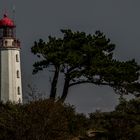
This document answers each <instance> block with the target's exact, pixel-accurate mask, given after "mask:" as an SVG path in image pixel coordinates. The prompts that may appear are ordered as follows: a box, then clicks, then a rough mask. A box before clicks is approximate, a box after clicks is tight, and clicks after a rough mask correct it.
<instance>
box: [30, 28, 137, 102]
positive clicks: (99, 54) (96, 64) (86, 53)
mask: <svg viewBox="0 0 140 140" xmlns="http://www.w3.org/2000/svg"><path fill="white" fill-rule="evenodd" d="M61 32H62V33H63V37H62V38H56V37H51V36H49V37H48V41H47V42H45V41H43V40H42V39H40V40H39V41H35V42H34V45H33V46H32V48H31V51H32V53H33V54H35V55H37V56H38V57H39V61H37V62H35V63H34V65H33V66H34V70H33V73H34V74H36V73H38V71H40V70H43V69H45V68H47V69H48V68H50V67H51V68H53V71H52V72H53V73H54V74H53V76H52V77H53V80H52V81H51V91H50V98H53V99H55V98H56V94H57V84H58V82H59V76H60V73H62V74H63V75H64V85H63V91H62V94H61V97H60V99H61V100H62V101H64V100H65V99H66V97H67V94H68V90H69V88H70V87H72V86H75V85H78V84H84V83H92V84H95V85H108V86H110V87H112V88H113V89H114V90H115V92H116V93H118V94H120V95H124V94H129V93H131V94H133V95H135V96H139V95H140V94H139V92H140V83H139V82H138V79H139V74H140V73H139V70H140V66H139V65H138V64H137V63H136V62H135V60H134V59H132V60H128V61H125V62H124V61H119V60H116V59H114V57H113V51H114V49H115V44H113V43H111V41H110V39H109V38H107V37H106V36H105V35H104V34H103V33H102V32H100V31H96V32H95V34H93V35H91V34H86V33H85V32H79V31H77V32H73V31H71V30H69V29H68V30H61Z"/></svg>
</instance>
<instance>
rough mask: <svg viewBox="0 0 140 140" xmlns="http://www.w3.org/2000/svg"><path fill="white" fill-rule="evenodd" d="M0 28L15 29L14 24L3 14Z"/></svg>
mask: <svg viewBox="0 0 140 140" xmlns="http://www.w3.org/2000/svg"><path fill="white" fill-rule="evenodd" d="M0 27H15V25H14V22H13V21H12V20H11V19H10V18H8V16H7V15H6V14H4V16H3V18H2V19H1V20H0Z"/></svg>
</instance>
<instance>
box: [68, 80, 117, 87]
mask: <svg viewBox="0 0 140 140" xmlns="http://www.w3.org/2000/svg"><path fill="white" fill-rule="evenodd" d="M84 83H91V84H95V85H108V86H115V84H114V83H107V82H100V81H98V80H97V81H91V80H82V81H77V82H75V83H71V84H69V87H71V86H74V85H79V84H84Z"/></svg>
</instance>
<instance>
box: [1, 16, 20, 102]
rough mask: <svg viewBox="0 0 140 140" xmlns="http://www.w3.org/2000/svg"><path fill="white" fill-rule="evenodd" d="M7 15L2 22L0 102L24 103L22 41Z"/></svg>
mask: <svg viewBox="0 0 140 140" xmlns="http://www.w3.org/2000/svg"><path fill="white" fill-rule="evenodd" d="M15 30H16V26H15V23H14V21H13V20H11V19H10V18H9V17H8V16H7V15H6V14H4V16H3V18H2V19H1V20H0V100H1V101H2V102H4V103H5V102H7V101H11V102H15V103H22V84H21V66H20V49H21V47H20V41H19V40H18V39H16V33H15Z"/></svg>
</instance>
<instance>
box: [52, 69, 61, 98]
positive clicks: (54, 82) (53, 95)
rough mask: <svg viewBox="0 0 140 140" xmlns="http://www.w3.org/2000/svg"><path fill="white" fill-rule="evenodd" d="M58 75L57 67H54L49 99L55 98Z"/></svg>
mask: <svg viewBox="0 0 140 140" xmlns="http://www.w3.org/2000/svg"><path fill="white" fill-rule="evenodd" d="M58 77H59V67H56V68H55V73H54V77H53V81H52V83H51V92H50V99H55V97H56V89H57V82H58Z"/></svg>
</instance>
